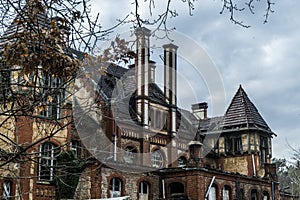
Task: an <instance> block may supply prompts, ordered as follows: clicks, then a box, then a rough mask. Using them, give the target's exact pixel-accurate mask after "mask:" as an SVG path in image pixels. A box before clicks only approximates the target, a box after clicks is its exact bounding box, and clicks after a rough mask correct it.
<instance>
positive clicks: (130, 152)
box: [124, 146, 137, 163]
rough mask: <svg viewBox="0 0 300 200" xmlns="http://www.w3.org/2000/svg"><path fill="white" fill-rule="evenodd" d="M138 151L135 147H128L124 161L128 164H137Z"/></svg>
mask: <svg viewBox="0 0 300 200" xmlns="http://www.w3.org/2000/svg"><path fill="white" fill-rule="evenodd" d="M136 156H137V150H136V148H135V147H133V146H128V147H126V148H125V152H124V160H125V162H127V163H134V162H136Z"/></svg>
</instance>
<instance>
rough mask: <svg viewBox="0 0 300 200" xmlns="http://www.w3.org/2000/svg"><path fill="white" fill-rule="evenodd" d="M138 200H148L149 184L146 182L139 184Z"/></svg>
mask: <svg viewBox="0 0 300 200" xmlns="http://www.w3.org/2000/svg"><path fill="white" fill-rule="evenodd" d="M139 199H140V200H148V199H149V183H148V182H146V181H142V182H140V185H139Z"/></svg>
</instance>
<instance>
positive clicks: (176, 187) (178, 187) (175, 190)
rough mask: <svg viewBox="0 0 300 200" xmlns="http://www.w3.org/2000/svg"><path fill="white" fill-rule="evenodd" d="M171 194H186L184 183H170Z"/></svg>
mask: <svg viewBox="0 0 300 200" xmlns="http://www.w3.org/2000/svg"><path fill="white" fill-rule="evenodd" d="M169 187H170V194H171V195H172V194H184V185H183V184H182V183H179V182H174V183H171V184H170V186H169Z"/></svg>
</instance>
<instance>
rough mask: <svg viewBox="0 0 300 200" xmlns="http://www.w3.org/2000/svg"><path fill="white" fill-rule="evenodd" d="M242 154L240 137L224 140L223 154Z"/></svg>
mask: <svg viewBox="0 0 300 200" xmlns="http://www.w3.org/2000/svg"><path fill="white" fill-rule="evenodd" d="M242 152H243V146H242V139H241V137H236V138H225V153H226V154H239V153H242Z"/></svg>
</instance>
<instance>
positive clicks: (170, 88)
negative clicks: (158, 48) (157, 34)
mask: <svg viewBox="0 0 300 200" xmlns="http://www.w3.org/2000/svg"><path fill="white" fill-rule="evenodd" d="M163 48H164V93H165V98H166V101H167V103H169V105H170V109H171V110H170V111H171V134H172V135H173V136H175V135H176V111H177V97H176V96H177V48H178V47H177V46H176V45H174V44H166V45H164V46H163Z"/></svg>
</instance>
